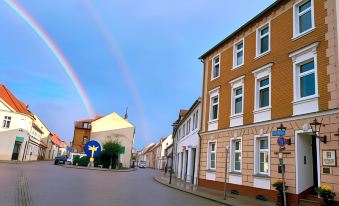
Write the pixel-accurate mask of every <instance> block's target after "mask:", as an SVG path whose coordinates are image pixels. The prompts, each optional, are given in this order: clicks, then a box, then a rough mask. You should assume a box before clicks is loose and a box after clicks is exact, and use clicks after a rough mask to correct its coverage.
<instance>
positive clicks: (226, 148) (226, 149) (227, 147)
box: [224, 144, 229, 200]
mask: <svg viewBox="0 0 339 206" xmlns="http://www.w3.org/2000/svg"><path fill="white" fill-rule="evenodd" d="M228 149H229V145H228V144H226V145H225V151H226V155H225V182H224V200H226V184H227V183H226V179H227V154H228Z"/></svg>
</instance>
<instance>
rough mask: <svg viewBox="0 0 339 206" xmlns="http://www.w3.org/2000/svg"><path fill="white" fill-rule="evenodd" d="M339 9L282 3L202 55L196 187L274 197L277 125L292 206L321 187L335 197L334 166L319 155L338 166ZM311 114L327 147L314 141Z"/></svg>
mask: <svg viewBox="0 0 339 206" xmlns="http://www.w3.org/2000/svg"><path fill="white" fill-rule="evenodd" d="M338 8H339V7H338V2H337V1H335V0H278V1H276V2H275V3H274V4H272V5H271V6H270V7H268V8H267V9H265V10H264V11H263V12H262V13H260V14H259V15H257V16H256V17H254V18H253V19H252V20H250V21H249V22H248V23H246V24H245V25H243V26H242V27H241V28H239V29H238V30H236V31H235V32H233V33H232V34H231V35H230V36H228V37H226V38H225V39H224V40H223V41H221V42H220V43H219V44H217V45H216V46H215V47H213V48H211V49H210V50H209V51H207V52H206V53H205V54H203V55H202V56H201V57H200V59H201V60H202V61H203V73H204V75H203V76H204V77H203V97H202V121H201V122H202V125H201V132H200V135H201V143H200V146H201V153H200V172H199V185H202V186H207V187H211V188H215V189H220V190H222V189H223V187H224V182H225V179H226V182H227V184H228V186H227V190H228V191H232V190H233V191H237V192H239V193H240V194H242V195H249V196H253V197H256V196H258V195H261V196H263V197H265V198H266V199H268V200H271V201H275V198H276V191H275V189H274V188H273V186H272V184H273V183H274V182H275V181H277V180H279V179H281V174H280V173H279V159H278V155H276V154H275V152H277V151H279V146H278V145H277V140H276V139H277V137H273V136H272V131H274V130H277V127H278V126H279V125H280V124H283V125H284V126H285V127H286V128H287V129H286V135H285V138H287V139H291V144H290V145H286V146H285V148H286V149H285V151H286V152H290V154H286V155H284V163H285V168H286V174H285V176H286V184H287V186H288V191H287V192H288V201H289V202H290V203H292V204H297V203H298V202H299V200H300V199H303V198H305V197H306V196H307V195H308V194H310V193H312V192H313V191H314V188H315V187H317V186H320V185H321V184H329V185H331V186H332V187H333V189H334V191H335V192H336V193H337V194H338V193H339V168H338V167H337V166H336V165H328V164H326V163H325V162H326V158H327V157H326V156H325V154H331V155H334V157H332V158H333V161H335V162H337V161H338V160H339V158H338V157H337V156H336V155H335V154H338V152H339V146H338V141H339V140H338V137H337V136H335V135H334V134H336V132H337V131H338V128H339V110H338V108H339V101H338V100H339V96H338V94H339V86H338V85H339V83H338V82H339V69H338V53H339V51H338V44H339V42H338V32H337V27H338V21H337V18H338V12H337V11H338ZM315 118H316V119H317V120H318V121H319V122H321V123H322V127H321V130H320V135H326V136H327V142H326V143H325V142H322V141H320V139H319V138H316V137H314V136H313V135H312V134H313V133H312V130H311V126H310V123H311V122H312V121H313V120H314V119H315ZM310 145H312V146H310ZM226 146H228V147H229V149H228V150H227V157H228V158H227V160H226V161H227V165H228V167H227V176H226V174H225V158H226V149H225V148H226ZM332 152H334V153H332ZM225 176H226V178H225ZM337 196H338V195H337ZM336 200H339V199H338V197H337V199H336Z"/></svg>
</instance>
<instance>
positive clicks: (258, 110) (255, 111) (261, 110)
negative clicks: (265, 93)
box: [253, 106, 272, 114]
mask: <svg viewBox="0 0 339 206" xmlns="http://www.w3.org/2000/svg"><path fill="white" fill-rule="evenodd" d="M271 110H272V106H268V107H263V108H260V109H255V110H254V111H253V113H254V114H258V113H262V112H268V111H271Z"/></svg>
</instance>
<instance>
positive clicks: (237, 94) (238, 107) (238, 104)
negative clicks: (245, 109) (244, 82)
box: [233, 87, 243, 114]
mask: <svg viewBox="0 0 339 206" xmlns="http://www.w3.org/2000/svg"><path fill="white" fill-rule="evenodd" d="M233 95H234V97H233V104H234V110H233V114H241V113H242V102H243V101H242V97H243V91H242V87H238V88H235V89H234V90H233Z"/></svg>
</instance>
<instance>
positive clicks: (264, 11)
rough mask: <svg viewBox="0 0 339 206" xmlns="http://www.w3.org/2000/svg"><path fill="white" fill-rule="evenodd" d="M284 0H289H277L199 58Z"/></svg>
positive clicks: (201, 57)
mask: <svg viewBox="0 0 339 206" xmlns="http://www.w3.org/2000/svg"><path fill="white" fill-rule="evenodd" d="M283 1H287V0H276V1H275V2H274V3H273V4H271V5H270V6H268V7H267V8H266V9H264V10H263V11H262V12H260V13H259V14H258V15H256V16H255V17H253V18H252V19H251V20H249V21H248V22H246V23H245V24H243V25H242V26H241V27H239V28H238V29H237V30H235V31H234V32H233V33H231V34H230V35H228V36H227V37H226V38H224V39H223V40H222V41H221V42H219V43H218V44H216V45H215V46H214V47H212V48H211V49H209V50H208V51H207V52H205V53H204V54H203V55H201V56H200V57H199V59H203V58H205V57H206V56H207V55H208V54H210V53H211V52H212V51H214V50H215V49H216V48H218V47H219V46H221V45H222V44H223V43H225V42H227V41H228V40H230V39H231V38H233V37H234V36H235V35H237V34H238V33H239V32H241V31H242V30H243V29H244V28H246V27H247V26H248V25H250V24H251V23H253V22H255V21H256V20H258V19H259V18H261V17H262V16H263V15H264V14H265V13H266V12H268V11H270V10H271V9H274V8H275V7H276V6H277V5H279V4H280V3H281V2H283Z"/></svg>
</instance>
